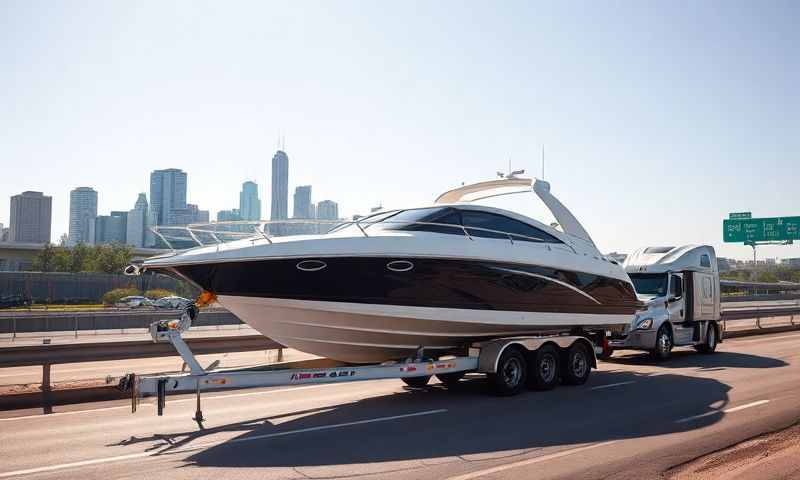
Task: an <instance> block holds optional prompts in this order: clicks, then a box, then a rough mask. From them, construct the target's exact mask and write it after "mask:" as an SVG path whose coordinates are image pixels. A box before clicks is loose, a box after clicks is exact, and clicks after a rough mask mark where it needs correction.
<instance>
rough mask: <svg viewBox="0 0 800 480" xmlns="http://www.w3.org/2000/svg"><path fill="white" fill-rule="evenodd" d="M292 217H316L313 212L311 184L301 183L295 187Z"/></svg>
mask: <svg viewBox="0 0 800 480" xmlns="http://www.w3.org/2000/svg"><path fill="white" fill-rule="evenodd" d="M292 218H314V217H313V215H312V214H311V185H301V186H299V187H297V188H295V189H294V210H293V215H292Z"/></svg>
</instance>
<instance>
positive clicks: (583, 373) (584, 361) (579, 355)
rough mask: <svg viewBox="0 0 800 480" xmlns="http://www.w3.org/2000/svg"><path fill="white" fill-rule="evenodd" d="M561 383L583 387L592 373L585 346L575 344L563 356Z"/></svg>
mask: <svg viewBox="0 0 800 480" xmlns="http://www.w3.org/2000/svg"><path fill="white" fill-rule="evenodd" d="M565 357H566V362H565V363H564V368H563V370H564V373H563V381H564V383H565V384H567V385H583V384H584V383H586V380H588V379H589V374H590V373H591V371H592V361H591V358H590V357H589V351H588V349H587V348H586V345H584V344H582V343H580V342H575V343H573V344H572V346H570V347H569V349H568V350H567V354H566V355H565Z"/></svg>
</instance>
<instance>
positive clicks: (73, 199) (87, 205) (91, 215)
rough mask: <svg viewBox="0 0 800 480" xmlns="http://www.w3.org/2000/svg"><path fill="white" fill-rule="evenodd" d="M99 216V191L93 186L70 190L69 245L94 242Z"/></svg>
mask: <svg viewBox="0 0 800 480" xmlns="http://www.w3.org/2000/svg"><path fill="white" fill-rule="evenodd" d="M96 218H97V192H96V191H95V189H93V188H91V187H78V188H76V189H74V190H72V191H71V192H69V237H68V240H67V245H69V246H74V245H77V244H79V243H88V244H93V243H94V221H95V219H96Z"/></svg>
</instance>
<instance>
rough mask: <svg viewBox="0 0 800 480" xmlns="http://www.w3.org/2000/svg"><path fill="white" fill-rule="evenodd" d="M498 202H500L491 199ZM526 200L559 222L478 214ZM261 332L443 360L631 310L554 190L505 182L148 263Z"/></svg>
mask: <svg viewBox="0 0 800 480" xmlns="http://www.w3.org/2000/svg"><path fill="white" fill-rule="evenodd" d="M498 192H500V193H498ZM520 193H528V194H530V193H535V194H536V195H537V196H538V197H539V198H540V199H541V200H542V201H543V203H544V204H545V205H546V206H547V208H549V210H550V211H551V212H552V214H553V216H554V218H555V219H556V221H557V225H555V226H553V225H545V224H544V223H542V222H539V221H537V220H534V219H532V218H528V217H526V216H524V215H521V214H518V213H515V212H513V211H509V210H505V209H499V208H494V207H489V206H485V205H479V204H477V203H475V202H476V201H478V200H482V199H485V198H489V197H493V196H496V195H507V194H520ZM134 269H135V270H136V273H141V272H143V271H148V270H149V271H161V272H172V273H174V274H177V275H178V276H180V277H181V278H183V279H185V280H187V281H189V282H191V283H192V284H194V285H196V286H197V287H199V288H200V289H202V290H203V291H205V292H210V293H211V294H213V295H214V296H215V297H216V300H217V301H218V302H219V303H220V304H221V305H222V306H223V307H224V308H226V309H228V310H229V311H231V312H232V313H234V314H235V315H236V316H237V317H239V318H240V319H241V320H242V321H244V322H245V323H247V324H249V325H250V326H251V327H253V328H254V329H255V330H257V331H258V332H260V333H261V334H263V335H265V336H267V337H269V338H271V339H273V340H275V341H277V342H279V343H281V344H283V345H285V346H287V347H290V348H295V349H297V350H300V351H303V352H307V353H310V354H314V355H319V356H322V357H327V358H331V359H335V360H339V361H344V362H350V363H379V362H385V361H391V360H402V359H406V358H410V356H412V355H414V354H415V352H418V351H419V349H420V348H423V349H424V352H425V355H428V356H431V357H436V358H438V357H441V356H444V355H448V354H454V353H455V352H463V351H464V349H466V348H468V346H469V345H470V344H471V343H472V342H476V341H480V340H485V339H491V338H497V337H506V336H515V335H530V334H550V333H565V332H573V331H579V332H582V331H607V330H614V329H621V328H625V327H626V326H628V325H629V324H630V322H631V318H632V317H633V315H634V313H635V311H636V310H637V308H638V307H639V306H640V305H641V304H640V302H639V301H638V300H637V297H636V293H635V290H634V287H633V285H632V283H631V280H630V278H629V277H628V275H627V274H626V273H625V271H624V270H623V268H622V267H621V266H620V265H619V264H618V263H617V262H616V261H614V260H612V259H609V258H607V257H605V256H604V255H603V254H601V253H600V252H599V251H598V249H597V247H596V246H595V244H594V242H593V241H592V239H591V237H590V236H589V234H588V233H587V232H586V230H585V229H584V228H583V226H582V225H581V224H580V222H578V220H577V219H576V218H575V217H574V216H573V215H572V213H571V212H570V211H569V210H568V209H567V208H566V207H565V206H564V205H563V204H561V202H560V201H559V200H558V199H557V198H556V197H555V196H553V195H552V194H551V193H550V185H549V183H547V182H545V181H543V180H535V182H534V180H532V179H529V178H519V177H517V176H516V175H509V176H508V177H507V178H500V179H496V180H490V181H485V182H480V183H477V184H471V185H464V186H460V187H458V188H455V189H453V190H450V191H447V192H445V193H444V194H442V195H440V196H439V197H438V198H437V199H436V201H435V202H434V203H433V204H432V205H428V206H423V207H417V208H407V209H398V210H387V211H379V212H377V213H375V214H373V215H371V216H368V217H365V218H361V219H358V220H356V221H353V222H345V223H343V224H341V225H339V226H337V227H336V228H333V229H331V231H329V232H327V233H325V234H320V235H295V236H286V237H280V236H270V235H267V234H264V233H263V227H261V230H259V234H258V235H255V236H251V237H249V238H245V239H239V240H235V241H231V242H224V243H222V242H220V243H215V244H212V245H206V246H200V247H197V248H191V249H188V250H184V251H176V252H174V253H170V254H166V255H162V256H159V257H153V258H150V259H147V260H145V261H144V262H143V263H142V264H140V265H137V266H135V267H134Z"/></svg>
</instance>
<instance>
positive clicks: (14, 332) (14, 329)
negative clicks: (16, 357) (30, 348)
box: [11, 317, 17, 342]
mask: <svg viewBox="0 0 800 480" xmlns="http://www.w3.org/2000/svg"><path fill="white" fill-rule="evenodd" d="M16 338H17V317H11V341H12V342H13V341H14V340H15V339H16Z"/></svg>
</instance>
